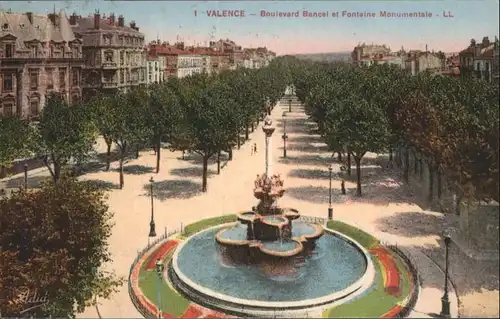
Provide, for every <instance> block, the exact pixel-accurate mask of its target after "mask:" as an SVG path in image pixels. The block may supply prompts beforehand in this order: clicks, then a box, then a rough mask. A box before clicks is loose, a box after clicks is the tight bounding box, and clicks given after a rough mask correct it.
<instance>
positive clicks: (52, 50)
mask: <svg viewBox="0 0 500 319" xmlns="http://www.w3.org/2000/svg"><path fill="white" fill-rule="evenodd" d="M49 57H51V58H53V57H54V46H53V45H50V51H49Z"/></svg>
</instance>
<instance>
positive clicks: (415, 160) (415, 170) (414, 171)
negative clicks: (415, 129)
mask: <svg viewBox="0 0 500 319" xmlns="http://www.w3.org/2000/svg"><path fill="white" fill-rule="evenodd" d="M413 154H415V153H413ZM413 173H414V174H415V175H418V160H417V157H416V156H415V159H414V161H413Z"/></svg>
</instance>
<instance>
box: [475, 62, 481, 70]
mask: <svg viewBox="0 0 500 319" xmlns="http://www.w3.org/2000/svg"><path fill="white" fill-rule="evenodd" d="M476 67H477V69H476V70H478V71H480V70H481V68H480V65H479V62H478V63H477V64H476Z"/></svg>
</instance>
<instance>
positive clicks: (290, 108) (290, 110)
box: [288, 97, 292, 112]
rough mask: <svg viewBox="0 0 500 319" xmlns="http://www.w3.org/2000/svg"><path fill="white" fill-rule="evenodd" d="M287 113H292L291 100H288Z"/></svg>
mask: <svg viewBox="0 0 500 319" xmlns="http://www.w3.org/2000/svg"><path fill="white" fill-rule="evenodd" d="M288 112H292V98H291V97H290V98H289V99H288Z"/></svg>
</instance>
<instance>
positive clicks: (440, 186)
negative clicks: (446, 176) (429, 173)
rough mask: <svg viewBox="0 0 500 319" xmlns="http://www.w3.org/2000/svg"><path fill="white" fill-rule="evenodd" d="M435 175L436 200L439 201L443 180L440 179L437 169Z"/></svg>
mask: <svg viewBox="0 0 500 319" xmlns="http://www.w3.org/2000/svg"><path fill="white" fill-rule="evenodd" d="M436 174H437V176H436V177H437V197H438V199H441V196H442V189H441V188H442V187H443V180H442V179H441V172H440V171H439V168H438V169H437V170H436Z"/></svg>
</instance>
